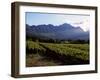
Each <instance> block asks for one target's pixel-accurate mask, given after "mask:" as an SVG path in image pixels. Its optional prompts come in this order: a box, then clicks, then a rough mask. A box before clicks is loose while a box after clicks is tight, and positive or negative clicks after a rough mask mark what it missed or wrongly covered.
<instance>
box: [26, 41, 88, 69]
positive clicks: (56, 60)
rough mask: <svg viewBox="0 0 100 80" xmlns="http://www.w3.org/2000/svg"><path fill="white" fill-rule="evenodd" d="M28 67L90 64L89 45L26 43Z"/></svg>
mask: <svg viewBox="0 0 100 80" xmlns="http://www.w3.org/2000/svg"><path fill="white" fill-rule="evenodd" d="M26 53H27V56H26V66H27V67H34V66H56V65H77V64H89V44H71V43H66V44H65V43H44V42H38V41H36V42H34V41H30V40H27V41H26Z"/></svg>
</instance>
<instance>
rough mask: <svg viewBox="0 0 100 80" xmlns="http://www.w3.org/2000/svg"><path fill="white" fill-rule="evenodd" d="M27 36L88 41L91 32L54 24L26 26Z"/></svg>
mask: <svg viewBox="0 0 100 80" xmlns="http://www.w3.org/2000/svg"><path fill="white" fill-rule="evenodd" d="M26 35H27V36H31V37H35V36H36V37H38V38H42V37H44V38H45V39H46V38H49V39H59V40H67V39H71V40H75V39H81V40H88V39H89V31H87V32H85V31H84V30H83V29H82V28H80V27H74V26H72V25H71V24H68V23H63V24H61V25H56V26H54V25H52V24H48V25H46V24H41V25H32V26H30V25H28V24H26Z"/></svg>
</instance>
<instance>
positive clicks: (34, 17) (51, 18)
mask: <svg viewBox="0 0 100 80" xmlns="http://www.w3.org/2000/svg"><path fill="white" fill-rule="evenodd" d="M89 17H90V16H89V15H83V14H54V13H34V12H26V14H25V18H26V19H25V20H26V24H28V25H41V24H46V25H48V24H53V25H61V24H63V23H69V24H71V25H73V26H75V27H80V28H82V29H83V30H84V31H88V30H89V25H90V18H89Z"/></svg>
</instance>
